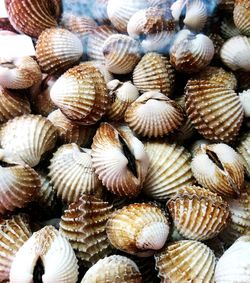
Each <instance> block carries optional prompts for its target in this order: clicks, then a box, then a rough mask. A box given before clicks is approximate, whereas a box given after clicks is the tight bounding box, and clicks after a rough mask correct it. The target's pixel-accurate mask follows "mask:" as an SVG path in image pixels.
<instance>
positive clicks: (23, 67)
mask: <svg viewBox="0 0 250 283" xmlns="http://www.w3.org/2000/svg"><path fill="white" fill-rule="evenodd" d="M41 79H42V73H41V70H40V68H39V66H38V64H37V63H36V61H35V60H34V59H32V58H31V57H19V58H0V85H1V86H2V87H4V88H11V89H24V88H29V87H31V86H32V85H34V84H36V83H38V82H39V81H40V80H41Z"/></svg>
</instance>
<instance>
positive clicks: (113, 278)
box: [81, 255, 142, 283]
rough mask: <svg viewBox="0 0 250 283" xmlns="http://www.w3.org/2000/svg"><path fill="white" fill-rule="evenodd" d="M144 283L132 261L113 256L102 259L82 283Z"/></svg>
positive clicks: (86, 274)
mask: <svg viewBox="0 0 250 283" xmlns="http://www.w3.org/2000/svg"><path fill="white" fill-rule="evenodd" d="M96 282H98V283H104V282H115V283H124V282H129V283H142V278H141V273H140V271H139V269H138V267H137V265H136V264H135V262H134V261H132V260H131V259H129V258H127V257H125V256H120V255H112V256H109V257H105V258H103V259H100V260H99V261H98V262H97V263H96V264H95V265H93V266H92V267H91V268H90V269H89V270H88V271H87V272H86V273H85V275H84V277H83V279H82V281H81V283H96Z"/></svg>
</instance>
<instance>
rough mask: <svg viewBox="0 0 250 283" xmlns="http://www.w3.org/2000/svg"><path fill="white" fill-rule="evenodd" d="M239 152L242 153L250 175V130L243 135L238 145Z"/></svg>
mask: <svg viewBox="0 0 250 283" xmlns="http://www.w3.org/2000/svg"><path fill="white" fill-rule="evenodd" d="M237 152H238V153H239V154H240V156H241V158H242V162H243V164H244V166H245V169H246V173H247V175H248V176H249V177H250V131H248V132H246V133H245V134H244V135H243V136H242V137H241V139H240V142H239V144H238V146H237Z"/></svg>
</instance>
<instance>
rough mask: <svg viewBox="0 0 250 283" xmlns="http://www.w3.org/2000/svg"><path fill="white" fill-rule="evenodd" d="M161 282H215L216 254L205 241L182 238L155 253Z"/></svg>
mask: <svg viewBox="0 0 250 283" xmlns="http://www.w3.org/2000/svg"><path fill="white" fill-rule="evenodd" d="M155 260H156V267H157V269H158V270H159V277H160V278H161V282H172V283H180V282H202V283H210V282H214V270H215V263H216V261H215V256H214V254H213V252H212V251H211V250H210V248H209V247H207V246H206V245H204V244H203V243H200V242H197V241H190V240H182V241H178V242H173V243H171V244H169V245H167V246H166V247H165V248H164V249H163V250H162V251H160V252H158V253H157V254H156V255H155Z"/></svg>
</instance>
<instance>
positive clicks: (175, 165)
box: [143, 142, 194, 200]
mask: <svg viewBox="0 0 250 283" xmlns="http://www.w3.org/2000/svg"><path fill="white" fill-rule="evenodd" d="M145 150H146V152H147V154H148V157H149V169H148V174H147V176H146V179H145V181H144V183H143V193H144V194H146V195H147V196H149V197H151V198H153V199H156V200H167V199H168V198H169V197H171V196H173V195H174V194H175V193H176V192H177V191H178V190H179V189H181V188H184V187H185V186H189V185H192V184H193V183H194V179H193V176H192V171H191V166H190V164H191V155H190V154H189V152H188V151H187V150H186V149H185V148H184V147H182V146H180V145H178V144H176V143H167V142H147V143H146V144H145Z"/></svg>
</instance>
